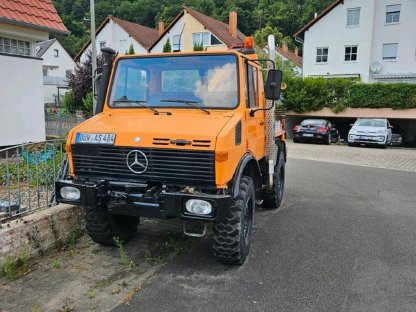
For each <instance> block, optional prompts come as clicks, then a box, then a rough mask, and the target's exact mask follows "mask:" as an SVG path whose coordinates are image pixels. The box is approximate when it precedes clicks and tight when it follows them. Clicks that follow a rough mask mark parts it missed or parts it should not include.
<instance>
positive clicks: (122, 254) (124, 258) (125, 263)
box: [113, 237, 137, 271]
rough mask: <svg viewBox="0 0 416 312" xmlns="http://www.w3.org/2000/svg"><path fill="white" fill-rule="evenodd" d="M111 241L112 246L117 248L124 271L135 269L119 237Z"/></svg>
mask: <svg viewBox="0 0 416 312" xmlns="http://www.w3.org/2000/svg"><path fill="white" fill-rule="evenodd" d="M113 240H114V244H115V245H116V246H117V248H118V252H119V254H120V257H121V263H122V264H123V266H124V268H125V269H126V271H130V270H133V269H135V268H136V267H137V266H136V264H135V263H134V261H133V260H131V259H130V258H129V256H128V255H127V253H126V251H125V250H124V246H123V241H121V240H120V238H119V237H113Z"/></svg>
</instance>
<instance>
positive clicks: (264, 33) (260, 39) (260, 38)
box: [254, 26, 283, 48]
mask: <svg viewBox="0 0 416 312" xmlns="http://www.w3.org/2000/svg"><path fill="white" fill-rule="evenodd" d="M269 35H274V39H275V41H276V44H278V45H280V43H281V42H282V39H283V34H282V33H281V32H280V31H279V30H278V29H277V28H276V27H271V26H266V27H264V28H262V29H260V30H258V31H256V33H255V34H254V41H255V42H256V46H258V47H259V48H263V47H265V46H266V45H267V37H268V36H269Z"/></svg>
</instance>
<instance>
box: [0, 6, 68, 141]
mask: <svg viewBox="0 0 416 312" xmlns="http://www.w3.org/2000/svg"><path fill="white" fill-rule="evenodd" d="M0 7H1V9H0V79H1V83H0V94H1V96H0V146H7V145H15V144H20V143H24V142H30V141H32V142H33V141H41V140H44V139H45V117H44V105H43V79H42V60H41V59H40V58H38V57H36V53H35V45H36V42H37V41H44V40H47V39H48V38H49V33H50V32H54V33H67V32H68V31H67V29H66V27H65V26H64V24H63V23H62V20H61V19H60V17H59V16H58V14H57V12H56V10H55V8H54V6H53V4H52V1H44V0H31V1H20V2H19V5H17V4H16V3H15V1H2V2H1V5H0Z"/></svg>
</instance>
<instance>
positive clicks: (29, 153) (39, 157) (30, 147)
mask: <svg viewBox="0 0 416 312" xmlns="http://www.w3.org/2000/svg"><path fill="white" fill-rule="evenodd" d="M67 172H68V161H67V158H66V154H65V141H64V140H49V141H44V142H38V143H28V144H22V145H18V146H13V147H8V148H5V149H0V222H4V221H5V220H8V219H11V218H14V217H17V216H22V215H26V214H29V213H31V212H33V211H36V210H39V209H45V208H48V207H51V206H53V205H55V204H56V201H55V194H54V181H55V180H56V179H57V178H58V177H60V178H64V177H66V175H67Z"/></svg>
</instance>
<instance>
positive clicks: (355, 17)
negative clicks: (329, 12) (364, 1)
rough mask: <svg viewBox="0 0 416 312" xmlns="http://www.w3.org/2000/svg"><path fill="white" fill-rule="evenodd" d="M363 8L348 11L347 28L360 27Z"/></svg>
mask: <svg viewBox="0 0 416 312" xmlns="http://www.w3.org/2000/svg"><path fill="white" fill-rule="evenodd" d="M360 11H361V8H354V9H348V10H347V26H358V25H359V24H360Z"/></svg>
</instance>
